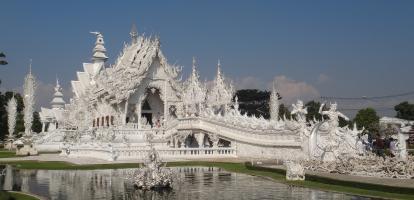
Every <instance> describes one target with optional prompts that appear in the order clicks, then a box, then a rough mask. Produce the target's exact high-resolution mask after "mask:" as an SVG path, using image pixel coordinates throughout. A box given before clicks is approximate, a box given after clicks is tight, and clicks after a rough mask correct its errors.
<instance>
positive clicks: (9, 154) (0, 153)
mask: <svg viewBox="0 0 414 200" xmlns="http://www.w3.org/2000/svg"><path fill="white" fill-rule="evenodd" d="M12 157H19V156H16V151H7V150H0V158H12Z"/></svg>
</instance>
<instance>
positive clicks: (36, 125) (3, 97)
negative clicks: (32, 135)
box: [0, 82, 42, 140]
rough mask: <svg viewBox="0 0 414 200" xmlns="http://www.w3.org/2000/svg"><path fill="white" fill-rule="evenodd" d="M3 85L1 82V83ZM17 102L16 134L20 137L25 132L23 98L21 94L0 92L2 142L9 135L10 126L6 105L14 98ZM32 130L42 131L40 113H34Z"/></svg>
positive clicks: (0, 132) (0, 133)
mask: <svg viewBox="0 0 414 200" xmlns="http://www.w3.org/2000/svg"><path fill="white" fill-rule="evenodd" d="M0 83H1V82H0ZM13 95H14V98H16V101H17V119H16V129H15V132H14V134H15V135H16V136H20V135H19V133H21V132H24V120H23V109H24V104H23V98H22V96H21V95H20V94H19V93H14V92H11V91H7V92H5V93H1V92H0V140H3V139H4V138H5V136H6V135H8V133H9V131H8V124H7V111H6V105H7V102H8V101H9V100H10V99H11V98H12V97H13ZM32 129H33V131H34V132H40V131H41V130H42V124H41V122H40V117H39V113H37V112H34V113H33V125H32Z"/></svg>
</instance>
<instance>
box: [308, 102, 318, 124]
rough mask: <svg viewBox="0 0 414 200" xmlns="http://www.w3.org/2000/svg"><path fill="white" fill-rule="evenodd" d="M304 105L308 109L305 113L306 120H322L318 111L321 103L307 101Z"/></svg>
mask: <svg viewBox="0 0 414 200" xmlns="http://www.w3.org/2000/svg"><path fill="white" fill-rule="evenodd" d="M305 107H306V108H307V110H308V114H306V121H312V120H313V119H316V120H319V121H320V120H322V115H321V114H320V113H319V108H320V107H321V103H320V102H317V101H309V102H308V103H306V104H305Z"/></svg>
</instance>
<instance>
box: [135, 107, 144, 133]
mask: <svg viewBox="0 0 414 200" xmlns="http://www.w3.org/2000/svg"><path fill="white" fill-rule="evenodd" d="M141 104H142V101H138V103H137V104H135V114H136V115H137V119H138V129H140V128H141V108H142V106H141Z"/></svg>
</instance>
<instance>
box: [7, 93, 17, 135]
mask: <svg viewBox="0 0 414 200" xmlns="http://www.w3.org/2000/svg"><path fill="white" fill-rule="evenodd" d="M16 116H17V102H16V98H14V94H13V97H12V98H11V99H10V100H9V102H8V103H7V117H8V121H7V122H8V125H9V138H13V133H14V129H15V127H16Z"/></svg>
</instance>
